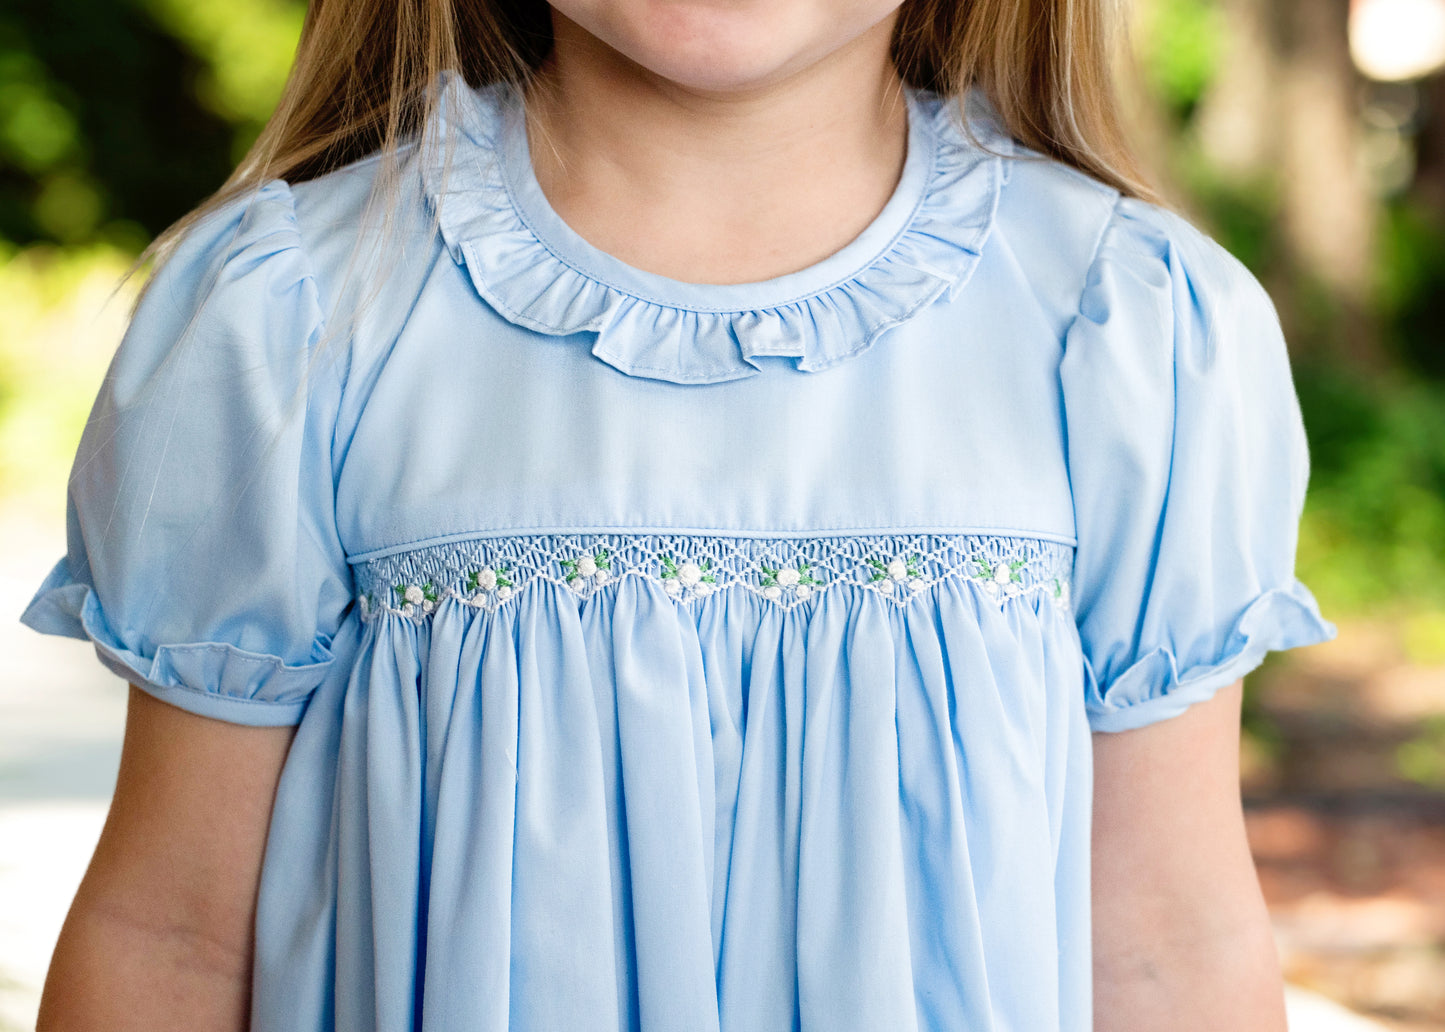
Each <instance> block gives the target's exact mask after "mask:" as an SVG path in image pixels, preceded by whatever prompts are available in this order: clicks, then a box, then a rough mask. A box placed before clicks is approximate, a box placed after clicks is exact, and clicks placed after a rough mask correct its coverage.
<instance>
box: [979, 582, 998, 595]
mask: <svg viewBox="0 0 1445 1032" xmlns="http://www.w3.org/2000/svg"><path fill="white" fill-rule="evenodd" d="M983 590H984V591H987V592H988V593H989V594H990V595H992V596H993V597H994V598H998V593H999V586H998V581H994V580H987V581H984V582H983Z"/></svg>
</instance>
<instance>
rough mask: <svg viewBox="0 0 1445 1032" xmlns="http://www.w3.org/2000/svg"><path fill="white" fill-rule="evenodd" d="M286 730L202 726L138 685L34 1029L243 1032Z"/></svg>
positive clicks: (207, 723) (56, 1031)
mask: <svg viewBox="0 0 1445 1032" xmlns="http://www.w3.org/2000/svg"><path fill="white" fill-rule="evenodd" d="M293 732H294V729H293V728H273V727H264V728H258V727H242V726H239V725H235V724H229V723H224V722H222V721H217V720H210V719H208V718H205V717H199V716H196V715H194V714H191V713H187V712H185V711H184V710H181V709H178V708H176V707H174V706H171V705H168V704H167V703H164V702H160V701H158V700H157V699H155V698H153V697H151V696H150V695H147V694H146V693H145V692H142V691H140V690H139V689H137V688H135V687H134V686H132V687H131V690H130V700H129V707H128V710H127V714H126V727H125V742H124V745H123V747H122V751H121V760H120V773H119V777H118V779H117V782H116V789H115V798H114V800H113V801H112V802H111V807H110V814H109V816H108V817H107V818H106V822H105V828H104V830H103V831H102V832H101V835H100V842H99V844H98V845H97V846H96V850H95V856H94V857H93V858H92V860H91V862H90V867H89V868H88V869H87V871H86V873H85V878H84V879H83V880H82V881H81V884H80V889H79V891H78V892H77V893H76V896H75V902H74V903H73V904H72V905H71V908H70V913H69V915H68V916H67V917H66V920H65V925H64V927H63V928H62V930H61V933H60V941H59V942H58V943H57V945H56V948H55V955H54V958H53V959H52V960H51V964H50V973H49V975H48V977H47V978H46V982H45V991H44V995H43V997H42V999H41V1002H40V1021H39V1026H38V1032H68V1030H71V1029H77V1030H80V1029H84V1030H87V1032H90V1030H94V1029H106V1030H108V1032H124V1030H129V1029H136V1030H142V1029H143V1030H146V1032H167V1030H171V1029H176V1030H180V1029H185V1030H187V1032H213V1030H227V1032H238V1030H242V1029H245V1028H246V1027H247V1024H248V1012H249V1004H250V981H251V951H252V935H253V927H252V926H253V923H254V916H255V908H256V889H257V883H258V881H259V878H260V872H261V858H262V853H263V851H264V848H265V843H266V836H267V830H268V827H269V823H270V816H271V804H272V801H273V800H274V798H275V795H276V785H277V782H278V780H279V778H280V774H281V767H282V764H283V762H284V760H285V757H286V752H287V749H288V748H289V746H290V742H291V736H292V734H293Z"/></svg>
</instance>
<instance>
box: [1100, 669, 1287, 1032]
mask: <svg viewBox="0 0 1445 1032" xmlns="http://www.w3.org/2000/svg"><path fill="white" fill-rule="evenodd" d="M1242 692H1243V683H1242V682H1239V681H1236V682H1235V683H1234V684H1232V685H1230V686H1229V687H1228V688H1224V689H1222V690H1220V691H1219V692H1218V693H1217V694H1216V695H1215V696H1213V697H1212V698H1210V699H1208V700H1205V701H1203V702H1198V703H1195V704H1194V705H1192V706H1191V707H1189V709H1187V710H1185V711H1184V712H1183V713H1182V714H1180V715H1179V716H1177V717H1171V718H1169V719H1167V720H1161V721H1158V722H1156V723H1154V724H1149V725H1146V726H1144V727H1140V728H1136V729H1134V730H1130V731H1121V732H1117V733H1112V734H1111V733H1096V734H1095V735H1094V833H1093V862H1092V871H1093V897H1094V899H1093V908H1094V1020H1095V1026H1096V1029H1097V1032H1135V1030H1138V1032H1145V1030H1148V1032H1157V1030H1159V1029H1168V1030H1169V1032H1284V1030H1285V1011H1284V987H1283V983H1282V979H1281V977H1280V968H1279V957H1278V953H1277V952H1276V948H1275V944H1274V938H1273V935H1272V932H1271V929H1270V923H1269V914H1268V911H1267V910H1266V909H1265V904H1264V896H1263V894H1262V893H1261V892H1260V888H1259V879H1258V876H1257V874H1256V872H1255V869H1254V861H1253V858H1252V857H1251V855H1250V851H1249V844H1248V842H1247V841H1246V839H1245V832H1244V811H1243V807H1242V806H1241V802H1240V792H1239V710H1240V699H1241V696H1242Z"/></svg>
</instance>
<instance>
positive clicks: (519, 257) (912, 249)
mask: <svg viewBox="0 0 1445 1032" xmlns="http://www.w3.org/2000/svg"><path fill="white" fill-rule="evenodd" d="M439 86H440V89H441V103H440V105H439V107H438V118H439V119H440V125H439V126H438V131H439V135H438V136H437V137H436V139H438V140H444V139H446V138H447V137H446V136H445V135H444V134H445V133H446V132H448V131H449V130H451V129H453V128H454V129H456V130H458V135H457V136H456V140H457V145H456V147H455V149H454V150H453V152H452V155H451V158H450V161H449V162H447V161H445V160H444V157H443V155H444V152H445V149H446V148H444V147H438V148H435V150H436V151H437V156H436V157H435V158H434V159H433V160H431V161H430V162H428V163H426V164H425V165H424V167H423V169H422V175H423V182H424V186H425V190H426V193H427V196H428V200H429V203H430V204H431V205H432V209H433V211H434V212H435V213H436V215H437V218H438V223H439V226H440V229H441V234H442V238H443V240H444V241H445V243H446V246H447V249H448V251H449V252H450V254H451V256H452V258H453V259H454V260H456V261H457V262H458V263H459V264H462V265H464V266H465V267H466V269H467V272H468V273H469V275H470V278H471V281H472V283H473V284H474V286H475V288H476V290H477V292H478V293H479V294H480V295H481V296H482V298H483V299H484V300H486V301H487V303H488V304H490V305H491V306H492V307H493V308H494V309H496V311H497V312H498V313H500V314H501V315H502V316H504V317H505V318H506V319H508V320H510V321H511V322H513V323H516V324H517V325H520V326H525V327H527V328H529V329H532V330H536V331H538V332H541V333H546V334H553V335H559V336H563V335H570V334H583V333H585V334H593V335H595V338H594V339H593V340H592V342H591V349H592V353H593V354H594V355H595V356H596V357H597V358H599V359H601V360H602V361H604V362H607V363H609V364H610V365H612V366H614V367H615V368H617V369H619V370H621V371H622V372H624V373H627V374H629V375H632V376H642V377H650V378H654V379H661V380H669V381H672V382H675V383H716V382H719V381H723V380H733V379H738V378H740V377H744V376H751V375H754V374H756V373H757V372H759V370H760V369H761V368H763V366H762V365H761V364H760V363H759V361H758V360H759V359H760V358H763V357H771V356H784V357H788V358H791V359H792V360H793V364H794V366H795V367H796V368H797V369H799V370H802V371H804V372H815V371H817V370H820V369H826V368H828V367H829V366H832V365H835V364H837V363H838V362H841V361H843V360H844V359H847V358H849V357H851V356H853V355H857V354H859V353H861V352H862V351H864V350H866V349H867V348H868V347H870V346H871V345H872V344H874V343H875V342H876V341H877V340H878V339H879V338H880V337H881V336H883V335H884V334H885V333H886V332H887V331H888V330H890V329H892V328H893V327H895V326H897V325H899V324H901V323H903V322H904V321H906V320H908V319H909V318H911V317H912V316H913V315H914V314H916V313H917V312H919V311H920V310H922V309H923V308H924V307H925V306H927V305H929V304H931V303H933V302H934V301H936V300H938V299H939V298H941V297H943V298H946V297H951V296H952V295H953V294H954V293H955V292H956V291H957V290H958V289H959V288H960V287H961V286H963V284H964V283H966V282H967V281H968V279H969V277H970V275H971V274H972V272H973V269H974V267H975V266H976V265H977V263H978V260H979V255H980V252H981V251H982V248H983V245H984V243H985V241H986V240H987V239H988V235H989V230H990V229H991V227H992V224H993V220H994V213H995V211H996V208H997V204H998V195H999V190H1000V187H1001V185H1002V182H1003V180H1004V177H1005V172H1006V165H1005V162H1004V160H1003V159H1002V157H1000V155H1007V154H1010V153H1012V149H1011V147H1010V141H1009V139H1008V137H1007V135H1006V134H1004V133H1003V132H1002V131H1001V130H1000V129H999V128H998V122H997V119H996V117H995V116H993V114H992V112H991V109H990V108H989V107H988V106H987V103H986V101H984V100H983V99H982V97H981V95H979V94H978V93H977V91H974V92H972V93H970V95H969V98H968V105H969V107H968V114H969V119H970V122H971V123H972V125H973V127H974V133H975V136H976V137H977V138H978V139H979V140H980V141H981V142H982V143H983V144H984V145H985V147H986V148H987V149H983V148H980V147H979V146H978V145H977V144H975V143H973V142H971V141H970V140H969V139H968V137H967V136H966V134H965V132H964V129H963V127H962V124H961V121H960V119H959V115H958V110H957V105H956V103H954V102H953V101H951V100H947V99H945V98H941V97H939V96H938V95H936V94H933V93H930V92H927V91H922V90H915V89H912V88H908V90H907V101H908V150H907V157H906V158H905V161H904V168H903V173H902V176H901V177H900V179H899V182H898V185H897V186H896V188H895V189H894V192H893V195H892V197H891V198H890V199H889V201H888V202H887V204H886V205H885V206H884V208H883V210H882V211H881V212H880V213H879V214H878V216H877V217H876V218H875V219H874V221H873V222H872V223H871V224H870V225H869V226H868V227H867V228H866V229H864V231H863V232H862V233H861V234H860V235H859V236H858V237H856V238H855V239H854V240H853V241H851V242H850V243H848V244H847V245H845V246H844V247H843V248H842V250H840V251H836V252H834V253H833V254H832V255H830V256H828V257H827V258H825V259H823V260H822V261H821V262H818V263H815V264H813V265H811V266H809V267H807V268H805V269H801V270H799V271H797V272H793V273H788V274H786V275H783V276H779V277H776V278H773V279H769V280H763V281H760V282H755V283H739V284H726V285H717V284H698V283H686V282H683V281H680V280H674V279H669V278H668V277H665V276H659V275H657V274H655V273H650V272H646V271H643V270H641V269H638V268H635V267H633V266H630V265H627V264H626V263H624V262H621V261H619V260H617V259H616V258H614V257H612V256H611V255H609V254H607V253H606V252H605V251H602V250H600V249H599V248H597V247H594V246H593V245H591V244H589V243H588V242H587V241H586V240H584V239H583V238H582V237H581V236H579V235H578V234H577V233H576V232H575V231H574V230H573V229H572V228H571V227H569V226H568V225H567V224H566V223H565V222H563V221H562V219H561V218H560V217H559V216H558V215H557V214H556V212H555V211H553V210H552V207H551V205H550V204H549V203H548V201H547V199H546V197H545V195H544V194H543V193H542V190H541V187H540V186H539V185H538V184H537V180H536V177H535V175H534V174H533V171H532V164H531V157H530V153H529V150H528V145H527V133H526V125H525V121H524V118H523V109H522V104H521V101H520V96H519V94H518V93H517V91H516V90H515V89H514V88H512V87H509V86H507V85H504V84H492V85H488V86H484V87H481V88H479V89H473V88H472V87H470V86H468V85H467V84H466V83H465V81H464V80H463V79H462V77H461V76H460V75H458V74H457V73H455V72H450V71H448V72H444V73H443V77H442V79H441V80H440V82H439ZM990 151H994V152H997V153H990ZM448 164H449V166H450V167H449V168H448V167H446V166H447V165H448Z"/></svg>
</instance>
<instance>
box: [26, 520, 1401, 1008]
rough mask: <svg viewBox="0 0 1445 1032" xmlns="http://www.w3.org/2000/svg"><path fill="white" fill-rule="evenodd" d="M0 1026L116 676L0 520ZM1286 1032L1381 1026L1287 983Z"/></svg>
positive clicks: (90, 807)
mask: <svg viewBox="0 0 1445 1032" xmlns="http://www.w3.org/2000/svg"><path fill="white" fill-rule="evenodd" d="M0 541H3V542H5V543H6V552H5V554H3V555H0V655H4V656H5V657H6V659H7V676H5V677H4V678H3V679H0V1032H22V1030H30V1029H33V1028H34V1026H35V1011H36V1007H37V1005H38V1003H39V1000H40V986H41V984H42V982H43V980H44V977H45V968H46V966H47V964H48V962H49V957H50V952H51V950H52V949H53V948H54V946H55V938H56V936H57V935H58V934H59V931H60V924H61V921H62V920H63V919H64V917H65V911H66V909H67V908H68V906H69V905H70V899H71V896H72V895H73V894H74V892H75V887H76V885H77V884H79V882H80V878H81V875H82V874H83V873H84V871H85V865H86V863H87V862H88V861H89V859H90V853H91V851H92V850H93V849H94V848H95V841H96V838H97V837H98V836H99V834H100V828H101V825H102V823H103V822H104V820H105V812H106V807H107V806H108V805H109V801H110V795H111V792H112V790H113V789H114V787H115V769H116V764H117V762H118V760H119V757H120V736H121V730H122V727H123V725H124V719H125V697H126V691H125V684H124V683H123V682H122V681H121V680H120V679H119V678H117V677H115V676H114V675H113V674H111V673H110V672H109V671H108V670H106V669H105V668H104V667H102V666H101V665H100V663H99V662H98V661H97V660H96V658H95V654H94V652H93V650H92V649H91V648H90V647H89V646H88V645H86V644H85V643H82V642H78V641H72V640H69V639H63V638H52V637H47V636H44V635H40V634H36V633H35V632H33V631H31V630H30V629H29V628H28V627H24V626H22V625H21V624H20V623H18V622H17V618H18V617H19V614H20V610H21V609H22V608H23V607H24V605H25V603H26V602H28V601H29V599H30V597H31V595H32V594H33V593H34V591H35V588H36V587H37V586H38V585H39V583H40V581H41V580H42V579H43V578H44V576H45V574H46V572H48V570H49V569H50V566H51V564H52V563H53V562H54V560H55V559H56V558H58V557H59V556H60V554H61V549H62V548H63V542H62V540H61V537H60V535H59V534H58V533H56V534H51V533H47V532H46V531H44V530H43V529H41V530H37V529H35V528H34V527H31V526H28V525H25V524H20V525H18V526H15V527H11V526H10V525H9V521H6V523H5V525H4V526H3V527H0ZM1288 1003H1289V1009H1290V1028H1291V1029H1292V1030H1293V1032H1382V1027H1381V1026H1380V1025H1377V1024H1376V1023H1374V1022H1371V1021H1366V1020H1365V1019H1362V1018H1359V1017H1356V1016H1355V1015H1353V1014H1351V1013H1350V1012H1348V1011H1346V1010H1345V1009H1343V1008H1341V1007H1339V1006H1337V1005H1335V1004H1333V1003H1331V1002H1329V1001H1327V1000H1325V999H1323V998H1321V997H1318V996H1315V995H1313V994H1310V993H1307V992H1305V991H1303V990H1300V989H1296V988H1294V987H1291V988H1290V991H1289V996H1288Z"/></svg>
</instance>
